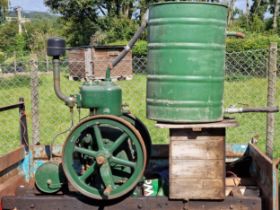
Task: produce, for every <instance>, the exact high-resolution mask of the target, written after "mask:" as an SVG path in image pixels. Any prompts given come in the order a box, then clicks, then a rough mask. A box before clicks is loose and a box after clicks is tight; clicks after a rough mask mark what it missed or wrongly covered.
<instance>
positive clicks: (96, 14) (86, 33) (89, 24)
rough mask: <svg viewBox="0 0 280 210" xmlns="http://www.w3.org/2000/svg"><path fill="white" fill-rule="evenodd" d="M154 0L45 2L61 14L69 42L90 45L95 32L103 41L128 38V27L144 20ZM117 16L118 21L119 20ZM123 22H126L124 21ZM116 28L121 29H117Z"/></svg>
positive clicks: (52, 0)
mask: <svg viewBox="0 0 280 210" xmlns="http://www.w3.org/2000/svg"><path fill="white" fill-rule="evenodd" d="M151 2H153V1H151V0H107V1H104V0H83V1H81V0H46V1H45V4H46V5H47V6H48V7H50V8H51V10H52V11H54V12H57V13H59V14H61V15H62V19H63V21H64V22H65V27H64V30H65V32H66V33H65V35H67V41H68V43H69V44H70V45H88V44H89V43H90V38H91V36H93V35H94V36H95V37H94V38H95V40H100V38H102V39H103V40H101V42H103V43H104V42H108V41H109V42H110V41H114V40H115V39H116V38H118V39H123V38H127V37H128V36H127V33H128V34H129V35H132V34H131V33H130V32H129V31H130V30H129V29H128V27H129V26H133V29H134V28H135V27H134V25H135V23H137V22H138V23H139V20H140V21H141V20H142V18H143V16H144V13H145V11H146V9H147V7H148V5H149V3H151ZM117 19H118V20H119V21H116V20H117ZM112 23H114V24H112ZM123 23H125V25H122V24H123ZM122 27H123V28H122ZM114 30H115V31H118V32H117V33H115V32H114ZM122 32H124V34H123V33H122ZM104 34H105V35H104ZM113 36H114V37H113ZM104 39H105V40H104Z"/></svg>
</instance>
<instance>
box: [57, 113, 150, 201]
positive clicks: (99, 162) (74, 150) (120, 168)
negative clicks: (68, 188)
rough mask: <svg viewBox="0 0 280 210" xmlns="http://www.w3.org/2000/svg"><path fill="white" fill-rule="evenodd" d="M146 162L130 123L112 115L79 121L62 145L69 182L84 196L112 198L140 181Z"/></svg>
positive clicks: (138, 136)
mask: <svg viewBox="0 0 280 210" xmlns="http://www.w3.org/2000/svg"><path fill="white" fill-rule="evenodd" d="M146 163H147V152H146V146H145V143H144V141H143V139H142V137H141V135H140V134H139V132H138V131H137V129H136V128H134V127H133V125H132V124H131V123H129V122H127V121H126V120H124V119H122V118H120V117H116V116H112V115H97V116H92V117H89V118H87V119H85V120H83V121H81V122H80V123H79V124H78V125H77V126H75V128H74V129H73V130H72V131H71V133H70V134H69V136H68V137H67V139H66V142H65V144H64V148H63V162H62V164H63V170H64V173H65V175H66V177H67V179H68V181H69V182H70V183H71V184H72V185H73V187H74V188H76V189H77V190H78V191H79V192H80V193H82V194H83V195H85V196H88V197H91V198H94V199H98V200H103V199H104V200H105V199H115V198H119V197H122V196H124V195H126V194H127V193H128V192H130V191H131V190H132V189H133V188H134V187H135V186H136V185H137V183H138V182H139V181H140V180H141V178H142V176H143V173H144V170H145V167H146Z"/></svg>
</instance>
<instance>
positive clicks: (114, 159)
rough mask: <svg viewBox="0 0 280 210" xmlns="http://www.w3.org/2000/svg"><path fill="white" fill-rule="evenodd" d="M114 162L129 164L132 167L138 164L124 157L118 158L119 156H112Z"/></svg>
mask: <svg viewBox="0 0 280 210" xmlns="http://www.w3.org/2000/svg"><path fill="white" fill-rule="evenodd" d="M110 160H111V161H112V162H114V163H116V164H120V165H123V166H128V167H131V168H135V166H136V163H134V162H132V161H129V160H124V159H121V158H117V157H114V156H113V157H111V159H110Z"/></svg>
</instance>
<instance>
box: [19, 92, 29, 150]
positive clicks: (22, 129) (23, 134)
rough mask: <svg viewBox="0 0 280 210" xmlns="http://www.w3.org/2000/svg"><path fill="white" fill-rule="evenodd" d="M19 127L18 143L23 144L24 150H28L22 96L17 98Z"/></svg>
mask: <svg viewBox="0 0 280 210" xmlns="http://www.w3.org/2000/svg"><path fill="white" fill-rule="evenodd" d="M19 104H21V105H20V106H19V116H20V120H19V127H20V144H21V145H24V148H25V151H26V152H28V151H29V139H28V130H27V121H26V113H25V104H24V98H22V97H21V98H19Z"/></svg>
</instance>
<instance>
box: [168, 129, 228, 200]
mask: <svg viewBox="0 0 280 210" xmlns="http://www.w3.org/2000/svg"><path fill="white" fill-rule="evenodd" d="M169 155H170V156H169V158H170V159H169V191H170V192H169V197H170V198H172V199H185V200H190V199H210V200H220V199H224V198H225V128H202V129H198V130H196V129H192V128H186V129H170V154H169Z"/></svg>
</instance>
